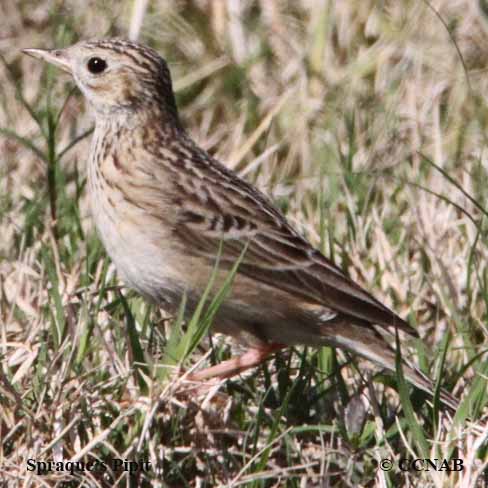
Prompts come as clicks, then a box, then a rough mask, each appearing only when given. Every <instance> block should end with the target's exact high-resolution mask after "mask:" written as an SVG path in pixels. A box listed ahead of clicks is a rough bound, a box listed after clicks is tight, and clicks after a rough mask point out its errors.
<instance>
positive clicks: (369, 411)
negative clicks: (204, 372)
mask: <svg viewBox="0 0 488 488" xmlns="http://www.w3.org/2000/svg"><path fill="white" fill-rule="evenodd" d="M143 3H144V2H136V1H133V2H132V1H131V2H114V1H112V0H108V1H105V2H98V1H96V2H94V3H93V5H92V6H91V8H86V5H85V3H83V2H69V3H68V2H59V3H56V6H55V7H54V6H53V5H54V4H51V3H50V2H47V1H46V2H44V0H40V1H39V2H37V4H36V5H35V6H32V5H31V4H30V3H29V2H27V1H23V0H21V1H19V2H14V3H11V4H9V6H2V7H1V9H3V10H2V13H3V14H4V15H3V16H2V18H1V20H0V25H1V26H2V28H3V29H2V32H4V37H3V38H2V40H0V54H1V61H2V63H1V64H0V147H1V151H0V154H1V156H0V235H1V238H0V357H1V370H0V481H1V483H0V484H1V485H2V486H8V487H10V486H21V485H22V486H90V487H92V486H161V487H163V486H164V487H166V486H167V487H180V486H191V487H193V486H195V487H196V486H208V487H210V486H249V487H271V486H287V487H288V486H289V487H299V486H435V487H440V486H453V487H454V486H473V487H475V486H483V483H484V481H483V479H486V474H485V475H483V470H485V472H486V469H487V466H486V463H487V461H486V460H487V459H488V430H487V426H486V425H487V377H488V360H487V350H488V330H487V326H486V324H487V302H488V267H487V266H486V261H487V254H488V237H487V228H488V227H487V219H486V217H487V208H488V204H487V201H488V198H487V197H488V195H487V192H488V190H487V185H486V183H485V182H486V178H487V168H488V166H487V163H486V147H487V141H486V134H487V133H488V132H487V130H488V127H487V126H488V105H487V102H486V93H488V86H487V85H488V81H487V80H488V78H487V76H486V73H485V71H484V70H485V67H486V63H487V62H488V49H487V47H486V46H488V42H487V36H488V19H487V17H486V13H484V11H483V9H482V8H480V9H478V6H477V4H476V2H468V0H465V1H461V2H457V3H455V4H454V3H453V4H450V3H447V2H446V3H445V4H442V5H441V7H439V6H438V5H437V4H432V6H431V5H430V4H429V3H427V2H414V1H405V2H391V3H387V4H384V5H383V4H381V5H380V4H378V3H377V2H373V1H372V0H371V1H370V0H368V1H362V2H359V1H357V0H351V1H347V2H331V3H327V2H318V1H317V2H305V1H302V0H300V1H296V2H290V3H288V4H287V3H285V2H283V3H280V2H264V1H261V2H259V1H257V0H256V1H251V0H248V1H244V2H230V1H229V2H208V3H206V2H199V1H190V0H188V1H186V2H167V3H162V2H159V3H150V4H149V5H147V8H146V9H145V8H144V5H143ZM483 5H484V4H483ZM483 5H481V6H482V7H483ZM433 7H435V8H436V9H437V8H439V10H434V9H433ZM129 29H130V31H131V33H133V35H137V36H138V37H139V38H140V39H141V40H142V41H144V42H145V43H148V44H150V45H152V46H153V47H155V48H156V49H158V50H159V52H161V53H162V54H163V55H164V56H165V57H166V58H167V60H168V62H169V64H170V68H171V70H172V73H173V78H174V80H175V87H176V88H177V98H178V105H179V107H180V110H181V114H182V117H183V120H184V122H185V125H186V127H187V128H188V129H189V131H190V132H191V133H192V135H193V136H194V137H195V139H196V140H197V141H198V142H199V143H200V144H201V145H202V146H204V147H205V148H206V149H207V150H208V151H210V152H211V153H212V154H215V155H216V156H217V157H218V158H219V159H221V160H222V161H224V162H227V163H228V165H229V166H231V167H233V168H234V169H236V170H237V171H238V172H240V173H241V174H243V175H245V177H246V178H247V179H249V180H251V181H253V182H254V183H256V184H257V185H258V186H259V187H260V188H262V189H263V190H264V191H265V192H266V193H268V194H269V195H270V196H271V197H272V198H273V200H274V201H275V202H276V203H277V204H278V205H279V206H280V208H282V209H283V210H284V211H285V212H286V214H287V216H288V217H289V219H290V221H291V222H292V223H293V225H295V226H296V227H297V228H298V229H299V230H300V231H301V232H303V233H304V234H305V235H306V236H307V237H308V238H309V239H310V241H311V242H312V243H313V244H314V245H316V246H317V247H319V248H321V249H322V250H323V252H324V253H325V254H326V255H327V256H329V257H330V258H331V259H332V260H333V261H334V262H336V263H337V264H338V265H340V266H342V267H343V268H344V269H346V270H347V272H348V273H349V274H350V276H351V277H352V278H354V279H356V280H357V281H359V282H360V283H362V284H363V285H364V286H365V287H366V288H367V289H369V290H371V291H372V292H373V293H374V294H375V296H377V297H378V298H380V299H381V300H383V301H384V302H385V303H387V304H388V305H389V306H391V307H392V308H394V309H395V310H396V311H397V312H398V313H399V314H400V315H402V316H403V317H407V318H408V320H409V321H410V322H411V323H412V324H413V325H414V326H416V327H417V328H418V330H419V333H420V335H421V336H422V338H423V341H422V343H419V342H414V343H408V344H406V343H404V342H403V343H402V355H404V356H409V357H410V358H411V360H412V361H413V362H414V363H416V364H418V365H419V366H420V368H421V369H422V370H423V371H424V372H426V373H427V374H429V375H430V376H431V377H432V378H433V379H434V380H436V384H437V386H438V388H440V387H442V388H446V389H447V390H449V391H453V392H454V393H455V394H456V395H458V396H459V397H461V398H462V402H461V406H460V408H459V410H458V411H457V413H456V414H455V415H454V416H451V415H450V414H449V412H446V411H444V410H442V408H441V407H440V404H439V399H438V396H437V395H436V396H435V397H434V400H433V402H432V404H431V402H430V401H429V400H428V398H427V397H426V396H425V395H424V394H423V393H422V392H419V391H416V390H414V389H412V388H411V387H410V386H409V385H408V384H406V383H405V382H404V381H403V380H402V375H401V371H399V372H398V374H397V376H396V377H395V376H393V377H392V376H386V375H383V374H382V373H381V372H380V373H378V372H377V371H376V370H375V369H374V368H372V367H370V366H371V365H369V364H368V363H366V362H363V361H362V360H360V359H359V358H356V357H350V356H349V355H347V354H344V353H343V352H342V351H339V350H334V349H332V348H316V349H314V348H291V349H289V350H287V351H285V352H283V353H280V354H277V355H276V356H275V357H274V358H273V359H271V360H270V361H268V362H267V363H265V364H264V365H263V366H262V367H260V368H256V369H255V370H253V371H252V372H250V373H247V374H245V375H243V376H241V377H237V378H233V379H232V380H229V381H227V382H225V383H224V384H223V385H221V386H220V387H219V388H218V389H215V390H212V391H211V392H210V393H209V394H208V395H206V396H202V397H197V396H196V395H192V394H187V395H185V394H182V393H181V391H180V392H178V391H179V388H180V379H179V377H178V376H177V375H175V374H173V371H174V370H175V369H178V366H179V365H180V364H182V362H183V361H184V362H183V366H184V368H185V369H191V368H193V367H202V366H204V365H205V364H207V365H208V364H213V363H216V362H219V361H221V360H224V359H226V358H228V357H230V355H231V354H235V353H237V352H239V351H240V349H239V347H238V346H237V345H235V344H234V343H233V342H232V341H230V340H229V339H227V338H225V337H220V336H214V335H210V336H208V335H207V334H206V331H207V328H208V326H209V325H210V323H211V318H212V314H213V312H214V310H215V307H216V306H218V300H217V302H215V301H214V302H213V303H212V301H211V300H207V301H206V302H205V303H204V302H203V301H202V307H201V309H200V310H199V314H198V315H196V316H195V317H194V318H193V320H191V321H189V323H188V324H184V323H183V321H182V319H181V317H168V316H167V315H166V313H165V312H164V310H159V309H157V308H156V307H154V306H151V305H149V304H148V303H146V302H145V301H144V300H143V299H142V298H141V297H139V296H137V295H136V294H135V293H133V292H131V291H129V290H127V289H125V288H121V283H120V282H119V281H118V279H117V276H116V273H115V270H114V268H113V266H112V264H111V263H110V261H109V260H108V258H107V257H106V254H105V252H104V250H103V247H102V246H101V244H100V242H99V241H98V239H97V237H96V234H95V233H94V230H93V227H92V222H91V218H90V216H89V212H88V207H87V201H86V195H85V185H86V173H85V160H86V154H87V151H88V148H89V139H90V131H91V126H92V122H91V119H90V116H89V114H88V113H87V112H86V111H85V105H84V103H83V100H82V97H81V95H80V94H79V93H78V92H77V91H76V90H73V83H72V82H71V81H70V80H69V79H68V78H67V77H66V76H65V75H63V74H61V73H60V72H59V71H56V70H54V69H51V68H48V67H46V66H44V65H42V64H41V63H39V62H36V61H35V60H32V59H28V58H26V57H25V56H22V55H21V54H20V52H19V50H18V49H19V48H21V47H51V46H63V45H69V44H71V43H72V42H74V41H76V40H77V39H84V38H88V37H92V36H97V37H102V36H104V35H113V34H117V35H127V33H128V31H129ZM263 155H264V156H263ZM209 298H210V297H209ZM392 340H394V338H393V339H392ZM437 392H438V390H437ZM111 458H121V459H127V460H131V461H138V460H149V461H150V462H151V463H152V469H150V470H148V471H144V472H140V471H139V472H138V473H137V474H136V475H135V476H132V477H130V476H129V475H128V474H127V473H124V472H120V471H118V472H111V471H110V470H107V471H105V472H103V473H101V472H87V471H85V472H77V473H76V474H74V475H71V474H70V473H69V472H68V473H66V472H64V473H63V472H56V471H54V472H50V473H48V474H43V475H40V474H37V473H36V472H31V471H28V470H27V460H28V459H36V460H38V461H50V460H51V461H53V460H54V461H60V460H65V461H68V460H71V461H83V462H88V461H96V460H98V461H99V462H107V463H108V462H109V461H108V460H109V459H111ZM404 458H409V459H414V458H438V459H451V458H460V459H463V462H464V469H463V470H462V471H455V472H449V471H446V470H442V471H435V470H432V469H431V470H423V471H420V472H415V471H412V470H410V471H401V470H400V469H399V468H398V466H399V464H398V463H399V462H400V460H401V459H404ZM382 459H390V460H392V462H393V465H394V468H393V469H392V470H391V471H382V470H381V469H378V466H379V465H380V463H381V460H382ZM483 476H485V478H483Z"/></svg>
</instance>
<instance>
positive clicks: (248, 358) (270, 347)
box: [187, 344, 286, 381]
mask: <svg viewBox="0 0 488 488" xmlns="http://www.w3.org/2000/svg"><path fill="white" fill-rule="evenodd" d="M284 347H286V346H285V345H283V344H266V345H264V346H262V347H259V348H258V347H255V348H253V349H249V350H248V351H247V352H246V353H245V354H243V355H242V356H239V357H236V358H232V359H228V360H227V361H223V362H222V363H220V364H217V365H216V366H212V367H210V368H206V369H203V370H202V371H197V372H196V373H191V374H190V375H188V376H187V378H188V379H189V380H190V381H205V380H208V379H210V378H215V377H218V378H220V379H224V378H230V377H231V376H235V375H236V374H239V373H242V372H243V371H246V370H247V369H249V368H253V367H254V366H258V365H259V364H261V363H262V362H263V361H264V360H265V359H267V358H268V357H269V356H270V355H271V354H273V353H274V352H276V351H279V350H281V349H283V348H284Z"/></svg>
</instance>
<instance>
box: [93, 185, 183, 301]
mask: <svg viewBox="0 0 488 488" xmlns="http://www.w3.org/2000/svg"><path fill="white" fill-rule="evenodd" d="M94 193H95V195H93V194H92V198H91V202H92V212H93V216H94V220H95V225H96V227H97V231H98V234H99V236H100V238H101V240H102V243H103V245H104V247H105V249H106V251H107V253H108V255H109V256H110V258H111V259H112V261H113V263H114V265H115V267H116V269H117V272H118V273H119V275H120V277H121V278H122V280H123V281H124V282H125V283H126V284H127V285H128V286H130V287H131V288H134V289H135V290H136V291H138V292H139V293H141V294H142V295H143V296H145V297H146V298H149V299H151V300H152V301H155V302H157V303H159V304H161V305H163V306H166V307H168V308H175V307H177V306H178V304H179V302H180V299H181V296H182V294H183V289H182V287H181V286H180V280H179V279H178V275H179V274H180V273H181V271H180V269H179V268H180V263H178V262H177V261H175V259H174V257H173V256H172V252H171V245H170V240H171V239H170V236H169V235H165V234H164V232H162V230H161V229H160V228H159V227H155V223H154V222H153V221H151V219H148V218H147V215H145V212H144V211H143V210H141V209H139V208H137V207H133V206H131V205H130V204H127V203H125V202H120V201H119V202H117V203H116V205H115V206H114V205H113V199H112V200H111V201H109V200H108V199H107V198H106V196H105V195H103V194H102V195H101V194H100V193H99V192H97V191H95V192H94Z"/></svg>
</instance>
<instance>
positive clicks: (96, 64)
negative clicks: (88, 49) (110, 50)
mask: <svg viewBox="0 0 488 488" xmlns="http://www.w3.org/2000/svg"><path fill="white" fill-rule="evenodd" d="M86 67H87V68H88V71H89V72H90V73H93V74H94V75H97V74H99V73H102V72H103V71H105V69H106V68H107V63H106V61H104V60H103V59H102V58H90V59H89V60H88V63H87V64H86Z"/></svg>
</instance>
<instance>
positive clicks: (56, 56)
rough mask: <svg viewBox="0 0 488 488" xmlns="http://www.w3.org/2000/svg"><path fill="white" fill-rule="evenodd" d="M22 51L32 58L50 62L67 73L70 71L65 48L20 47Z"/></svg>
mask: <svg viewBox="0 0 488 488" xmlns="http://www.w3.org/2000/svg"><path fill="white" fill-rule="evenodd" d="M22 52H23V53H24V54H28V55H29V56H32V57H33V58H37V59H41V60H42V61H46V62H47V63H51V64H53V65H54V66H57V67H58V68H61V69H62V70H63V71H67V72H68V73H71V72H72V69H71V64H70V60H69V57H68V55H67V53H66V50H65V49H22Z"/></svg>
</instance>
